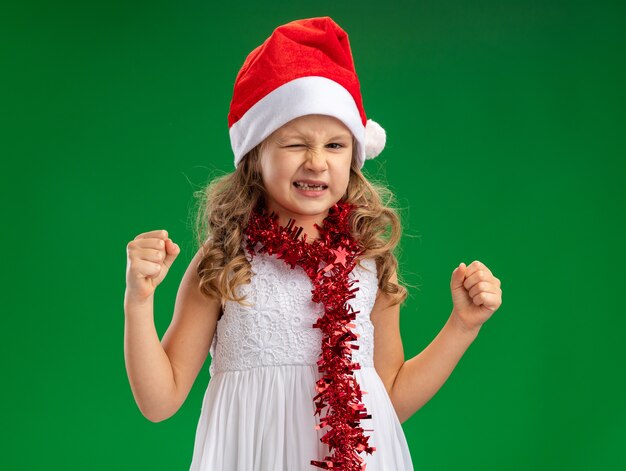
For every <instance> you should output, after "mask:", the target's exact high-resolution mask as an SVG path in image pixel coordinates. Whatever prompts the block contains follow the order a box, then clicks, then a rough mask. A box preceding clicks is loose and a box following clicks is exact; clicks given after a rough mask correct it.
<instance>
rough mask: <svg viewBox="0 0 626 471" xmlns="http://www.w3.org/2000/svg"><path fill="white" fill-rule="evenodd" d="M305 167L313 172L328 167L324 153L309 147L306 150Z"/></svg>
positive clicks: (321, 170)
mask: <svg viewBox="0 0 626 471" xmlns="http://www.w3.org/2000/svg"><path fill="white" fill-rule="evenodd" d="M304 165H305V168H307V169H308V170H312V171H314V172H323V171H325V170H326V169H328V164H327V162H326V154H325V153H324V152H323V151H320V150H317V149H313V148H310V149H309V150H308V151H307V156H306V162H305V164H304Z"/></svg>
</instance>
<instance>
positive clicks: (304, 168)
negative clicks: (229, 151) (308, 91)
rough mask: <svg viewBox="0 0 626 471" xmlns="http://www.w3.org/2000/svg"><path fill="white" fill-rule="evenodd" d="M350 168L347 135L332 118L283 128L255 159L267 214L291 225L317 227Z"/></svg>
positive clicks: (298, 121) (309, 118) (337, 196)
mask: <svg viewBox="0 0 626 471" xmlns="http://www.w3.org/2000/svg"><path fill="white" fill-rule="evenodd" d="M351 162H352V133H351V132H350V130H349V129H348V128H347V127H346V125H345V124H343V123H342V122H341V121H340V120H338V119H337V118H334V117H332V116H326V115H306V116H301V117H299V118H296V119H294V120H292V121H290V122H288V123H287V124H285V125H284V126H282V127H280V128H279V129H277V130H276V131H274V133H273V134H272V135H270V136H269V137H268V138H267V142H266V144H265V147H264V149H263V151H262V152H261V156H260V166H261V176H262V179H263V184H264V185H265V189H266V190H267V191H266V202H267V210H268V211H269V212H270V213H271V212H272V211H275V212H276V213H277V214H278V215H279V216H281V219H282V220H284V221H286V220H287V219H288V218H293V219H296V224H297V223H298V221H300V222H301V223H302V222H303V220H304V221H313V220H317V221H318V224H319V223H321V221H322V220H323V219H324V218H325V217H326V216H327V215H328V210H329V209H330V208H331V207H332V206H333V205H334V204H335V203H337V202H338V201H339V200H340V199H341V198H342V197H343V195H344V194H345V193H346V190H347V188H348V181H349V178H350V164H351ZM298 225H302V224H298Z"/></svg>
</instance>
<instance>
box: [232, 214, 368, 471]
mask: <svg viewBox="0 0 626 471" xmlns="http://www.w3.org/2000/svg"><path fill="white" fill-rule="evenodd" d="M354 207H355V206H354V205H352V204H350V203H346V202H338V203H337V204H335V205H334V206H333V207H332V208H330V209H329V211H328V216H327V217H326V218H325V219H324V221H323V222H322V226H321V227H320V226H318V225H317V224H316V225H315V227H316V228H317V230H318V231H319V238H318V239H315V240H314V241H313V242H311V243H308V242H306V234H304V236H303V238H300V234H301V233H302V230H303V229H302V227H298V226H296V225H295V220H293V219H289V222H288V223H287V226H286V227H284V226H281V225H280V224H279V222H278V215H276V214H275V213H274V212H272V214H270V215H269V216H268V214H267V211H266V210H265V209H264V208H263V206H262V205H258V206H257V207H256V208H255V209H254V210H253V211H252V213H251V215H250V220H249V223H248V226H247V227H246V229H245V231H244V234H245V235H246V249H247V251H248V252H249V253H250V255H251V256H254V255H255V253H268V254H270V255H276V256H277V257H278V258H279V259H282V260H284V261H285V263H287V264H288V265H289V266H290V267H291V268H292V269H294V268H295V267H296V266H300V267H302V268H303V269H304V271H305V272H306V274H307V275H308V276H309V278H310V279H311V282H312V284H313V290H312V300H313V302H317V303H319V302H321V303H323V305H324V315H323V316H322V317H320V318H319V319H318V320H317V322H316V323H315V324H313V327H315V328H319V329H321V331H322V345H321V354H320V359H319V360H318V362H317V365H318V369H319V371H320V372H321V373H323V376H322V378H321V379H320V380H319V381H317V383H316V385H315V388H316V391H317V392H318V394H317V395H316V396H315V397H314V401H315V406H316V410H315V413H314V415H320V422H319V424H318V425H317V426H316V429H318V430H319V429H321V428H322V427H328V428H329V430H328V432H327V433H326V434H325V435H324V436H323V437H322V438H320V441H321V442H323V443H326V444H327V445H328V447H329V451H330V452H331V453H332V456H326V457H324V459H323V461H317V460H311V464H312V465H314V466H316V467H318V468H322V469H333V470H337V471H363V470H364V469H365V467H366V463H365V460H364V458H363V457H361V456H359V453H362V452H363V451H365V452H366V453H369V454H372V453H373V452H374V450H375V449H376V447H371V446H369V445H368V439H369V437H366V436H365V435H364V434H363V432H364V429H363V428H361V427H360V421H361V419H370V418H371V417H372V416H371V415H369V414H368V413H367V410H366V408H365V405H364V404H363V402H362V401H361V397H362V393H364V392H365V391H361V389H360V386H359V384H358V382H357V380H356V378H355V376H354V370H357V369H360V368H361V366H360V365H359V363H356V362H352V350H353V349H354V350H357V349H358V348H359V347H358V345H351V343H350V342H353V341H354V340H356V339H357V338H358V336H357V334H355V333H354V332H352V331H351V330H350V329H351V328H355V327H356V325H355V324H354V323H353V322H352V321H354V320H355V319H356V314H358V312H359V311H354V310H353V308H352V306H350V305H349V303H348V300H350V299H352V298H354V297H355V296H356V295H355V294H354V293H355V292H356V291H358V289H359V288H358V287H356V288H352V285H353V284H354V283H355V282H357V281H358V280H350V279H349V277H348V275H349V274H350V272H351V271H352V270H353V268H354V267H355V265H356V263H357V258H358V256H359V255H361V254H362V253H363V248H362V246H361V245H360V244H359V242H358V241H357V240H355V239H354V238H353V237H352V235H351V231H350V227H349V222H348V217H349V215H350V213H351V211H352V210H353V209H354ZM327 406H328V409H327V411H326V415H325V416H324V417H322V416H321V413H322V410H323V409H324V408H325V407H327ZM333 451H334V453H333Z"/></svg>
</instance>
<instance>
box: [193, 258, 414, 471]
mask: <svg viewBox="0 0 626 471" xmlns="http://www.w3.org/2000/svg"><path fill="white" fill-rule="evenodd" d="M246 254H247V253H246ZM247 257H248V260H250V261H251V265H252V272H253V275H252V279H251V282H250V284H244V285H240V286H239V287H238V294H241V293H245V294H246V295H247V300H248V301H249V302H251V303H253V304H254V307H252V308H247V307H245V306H242V305H240V304H238V303H236V302H230V301H229V302H227V303H226V304H225V307H224V313H223V315H222V318H221V319H220V320H219V321H218V323H217V330H216V333H215V338H214V339H213V344H212V345H211V350H210V353H211V359H212V360H211V366H210V368H209V372H210V375H211V379H210V381H209V384H208V386H207V389H206V392H205V394H204V399H203V401H202V406H201V412H200V419H199V421H198V426H197V429H196V436H195V443H194V449H193V457H192V462H191V467H190V471H281V470H284V471H304V470H306V471H311V470H318V471H319V470H320V468H317V467H315V466H313V465H312V464H311V460H320V461H321V460H323V458H324V457H325V456H327V455H329V454H330V453H329V451H328V446H327V445H326V444H325V443H322V442H321V441H320V438H321V437H322V436H323V435H324V434H325V433H326V431H328V428H327V427H324V428H322V429H321V430H316V429H315V426H316V424H317V423H318V421H319V417H320V416H319V415H314V411H315V404H314V401H313V397H314V396H315V395H316V394H317V392H316V390H315V382H316V381H317V380H318V379H320V378H321V377H322V373H320V372H319V371H318V366H317V364H316V362H317V360H318V359H319V356H320V353H321V338H322V332H321V330H320V329H318V328H314V327H312V325H313V324H314V323H315V321H316V320H317V319H318V318H319V317H321V316H322V315H323V313H324V307H323V305H322V304H321V303H314V302H313V301H311V290H312V288H313V285H312V283H311V281H310V279H309V277H308V276H307V274H306V273H305V271H304V270H303V269H302V268H301V267H299V266H296V267H295V268H294V269H292V268H291V267H290V266H289V265H288V264H287V263H285V262H284V261H283V260H281V259H279V258H277V257H276V256H275V255H269V254H256V255H255V256H254V257H253V258H252V257H250V255H249V254H247ZM361 264H362V266H361V265H358V264H357V266H356V267H355V268H354V270H353V271H352V272H351V273H350V275H349V276H350V277H351V279H357V280H359V281H358V283H355V284H354V285H353V286H354V287H356V286H358V287H359V290H358V291H357V292H356V293H355V294H356V298H353V299H351V300H349V303H350V304H351V305H352V307H353V308H354V310H355V311H360V312H359V313H358V314H357V318H356V321H355V324H356V328H355V329H353V330H354V332H356V333H357V334H359V338H358V340H357V341H355V342H353V344H356V345H359V350H352V359H353V361H357V362H359V363H360V365H361V369H360V370H355V371H354V375H355V377H356V379H357V381H358V383H359V385H360V387H361V390H362V392H363V396H362V401H363V403H364V404H365V407H366V408H367V412H368V414H371V415H372V418H371V419H361V422H360V424H361V427H362V428H363V429H364V434H365V436H369V441H368V443H369V445H370V446H374V447H376V450H375V451H374V452H373V454H371V455H369V454H367V453H365V452H362V453H361V454H360V456H362V457H363V458H364V459H365V462H366V463H367V466H366V471H412V470H413V464H412V462H411V455H410V454H409V448H408V445H407V441H406V438H405V436H404V431H403V430H402V426H401V425H400V421H399V420H398V416H397V414H396V412H395V410H394V408H393V405H392V404H391V400H390V399H389V395H388V394H387V391H386V389H385V386H384V385H383V383H382V381H381V379H380V376H378V373H377V372H376V370H375V369H374V357H373V355H374V326H373V325H372V323H371V321H370V312H371V310H372V307H373V306H374V301H375V297H376V293H377V277H376V263H375V261H374V259H365V260H362V261H361ZM325 411H326V409H324V410H323V411H322V414H321V415H322V416H323V415H324V413H325Z"/></svg>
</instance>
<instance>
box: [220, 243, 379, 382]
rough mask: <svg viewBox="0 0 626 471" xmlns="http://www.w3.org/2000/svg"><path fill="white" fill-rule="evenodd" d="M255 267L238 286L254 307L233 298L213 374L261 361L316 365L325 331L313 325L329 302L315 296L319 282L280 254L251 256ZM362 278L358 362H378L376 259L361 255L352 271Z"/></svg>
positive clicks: (223, 322)
mask: <svg viewBox="0 0 626 471" xmlns="http://www.w3.org/2000/svg"><path fill="white" fill-rule="evenodd" d="M248 260H249V261H250V263H251V266H252V278H251V281H250V283H249V284H242V285H240V286H238V288H237V293H236V294H237V295H238V296H240V295H242V294H243V295H245V296H246V301H247V302H248V303H250V304H252V306H251V307H247V306H243V305H241V304H239V303H237V302H235V301H227V302H226V303H225V305H224V313H223V315H222V317H221V319H220V320H219V322H218V323H217V329H216V332H215V336H214V338H213V343H212V345H211V350H210V353H211V359H212V360H211V366H210V369H209V371H210V374H211V376H213V375H215V374H217V373H219V372H222V371H233V370H246V369H250V368H255V367H259V366H277V365H315V364H316V363H317V360H318V359H319V356H320V353H321V340H322V332H321V330H320V329H318V328H315V327H313V324H314V323H315V322H316V321H317V319H318V318H319V317H321V316H322V315H323V314H324V306H323V305H322V304H321V303H314V302H313V301H312V300H311V295H312V293H311V291H312V289H313V285H312V283H311V280H310V279H309V277H308V276H307V274H306V273H305V271H304V270H303V269H302V268H301V267H300V266H296V267H295V268H293V269H292V268H291V266H289V265H288V264H287V263H285V262H284V261H283V260H281V259H279V258H277V257H276V256H275V255H269V254H256V255H255V256H254V257H250V256H249V255H248ZM349 276H350V279H353V280H358V282H357V283H355V284H354V285H353V287H358V288H359V290H358V291H356V292H355V295H356V297H355V298H353V299H350V300H349V304H350V305H351V306H352V307H353V309H354V310H355V311H359V313H358V314H357V315H356V320H355V321H354V323H355V324H356V327H355V328H354V329H352V330H353V331H354V332H355V333H357V334H358V335H359V338H358V339H357V340H356V341H354V342H353V343H352V344H353V345H358V346H359V349H358V350H354V349H353V350H352V359H353V361H356V362H359V363H360V364H361V366H363V367H365V366H374V357H373V356H374V327H373V325H372V323H371V321H370V313H371V311H372V308H373V306H374V302H375V300H376V293H377V290H378V279H377V273H376V262H375V260H374V259H371V258H370V259H364V260H361V262H360V264H357V265H356V266H355V268H354V269H353V270H352V272H351V273H350V275H349Z"/></svg>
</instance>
